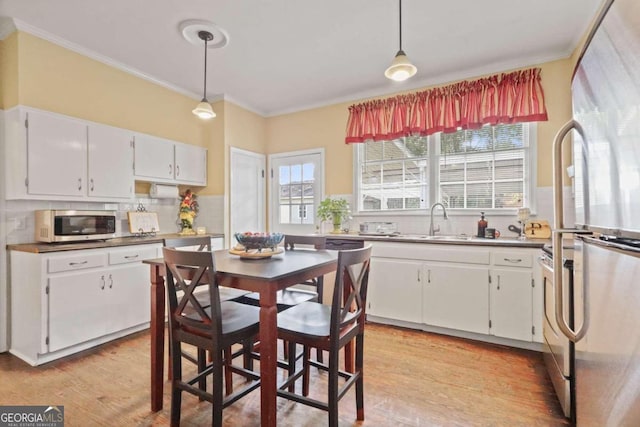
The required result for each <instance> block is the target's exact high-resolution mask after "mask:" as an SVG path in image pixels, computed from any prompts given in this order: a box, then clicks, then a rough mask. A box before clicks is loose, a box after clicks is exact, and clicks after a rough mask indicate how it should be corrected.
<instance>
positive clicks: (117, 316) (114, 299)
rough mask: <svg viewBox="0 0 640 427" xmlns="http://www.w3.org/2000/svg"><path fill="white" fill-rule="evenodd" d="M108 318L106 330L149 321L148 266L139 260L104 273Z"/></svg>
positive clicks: (113, 330)
mask: <svg viewBox="0 0 640 427" xmlns="http://www.w3.org/2000/svg"><path fill="white" fill-rule="evenodd" d="M105 290H106V291H107V295H108V305H107V311H108V318H109V321H108V323H107V324H106V333H111V332H117V331H121V330H123V329H126V328H130V327H132V326H137V325H140V324H143V323H145V322H148V321H149V316H150V314H149V307H150V301H149V298H150V279H149V266H148V265H146V264H141V263H134V264H132V265H129V266H126V267H122V268H112V269H110V270H109V273H108V274H107V276H106V288H105Z"/></svg>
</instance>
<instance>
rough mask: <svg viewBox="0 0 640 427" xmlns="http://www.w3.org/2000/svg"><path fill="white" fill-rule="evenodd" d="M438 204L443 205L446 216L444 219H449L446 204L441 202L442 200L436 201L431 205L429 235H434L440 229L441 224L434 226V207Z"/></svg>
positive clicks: (443, 212)
mask: <svg viewBox="0 0 640 427" xmlns="http://www.w3.org/2000/svg"><path fill="white" fill-rule="evenodd" d="M436 206H440V207H442V214H443V216H444V219H449V217H448V216H447V208H445V207H444V205H443V204H442V203H440V202H437V203H434V204H433V205H432V206H431V219H430V221H429V236H433V235H435V234H436V231H440V226H439V225H438V226H436V227H434V226H433V209H434V208H435V207H436Z"/></svg>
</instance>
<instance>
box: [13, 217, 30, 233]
mask: <svg viewBox="0 0 640 427" xmlns="http://www.w3.org/2000/svg"><path fill="white" fill-rule="evenodd" d="M12 220H13V229H14V230H24V229H26V228H27V224H26V222H27V219H26V218H25V217H15V218H12Z"/></svg>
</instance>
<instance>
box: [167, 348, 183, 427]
mask: <svg viewBox="0 0 640 427" xmlns="http://www.w3.org/2000/svg"><path fill="white" fill-rule="evenodd" d="M170 348H171V355H172V357H171V363H170V364H169V366H170V367H172V372H173V374H174V375H173V376H172V379H171V427H178V426H179V425H180V406H181V405H182V390H180V389H179V388H178V386H177V382H178V381H182V366H181V363H182V361H181V360H180V357H174V356H173V355H175V354H182V351H181V348H180V343H179V342H178V343H175V344H172V345H170Z"/></svg>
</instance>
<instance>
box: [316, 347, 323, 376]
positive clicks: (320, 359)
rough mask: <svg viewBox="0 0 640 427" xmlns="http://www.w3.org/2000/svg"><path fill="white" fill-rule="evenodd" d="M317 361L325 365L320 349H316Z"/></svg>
mask: <svg viewBox="0 0 640 427" xmlns="http://www.w3.org/2000/svg"><path fill="white" fill-rule="evenodd" d="M316 360H317V361H318V362H320V363H323V357H322V350H320V349H319V348H316ZM321 372H322V371H321Z"/></svg>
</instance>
